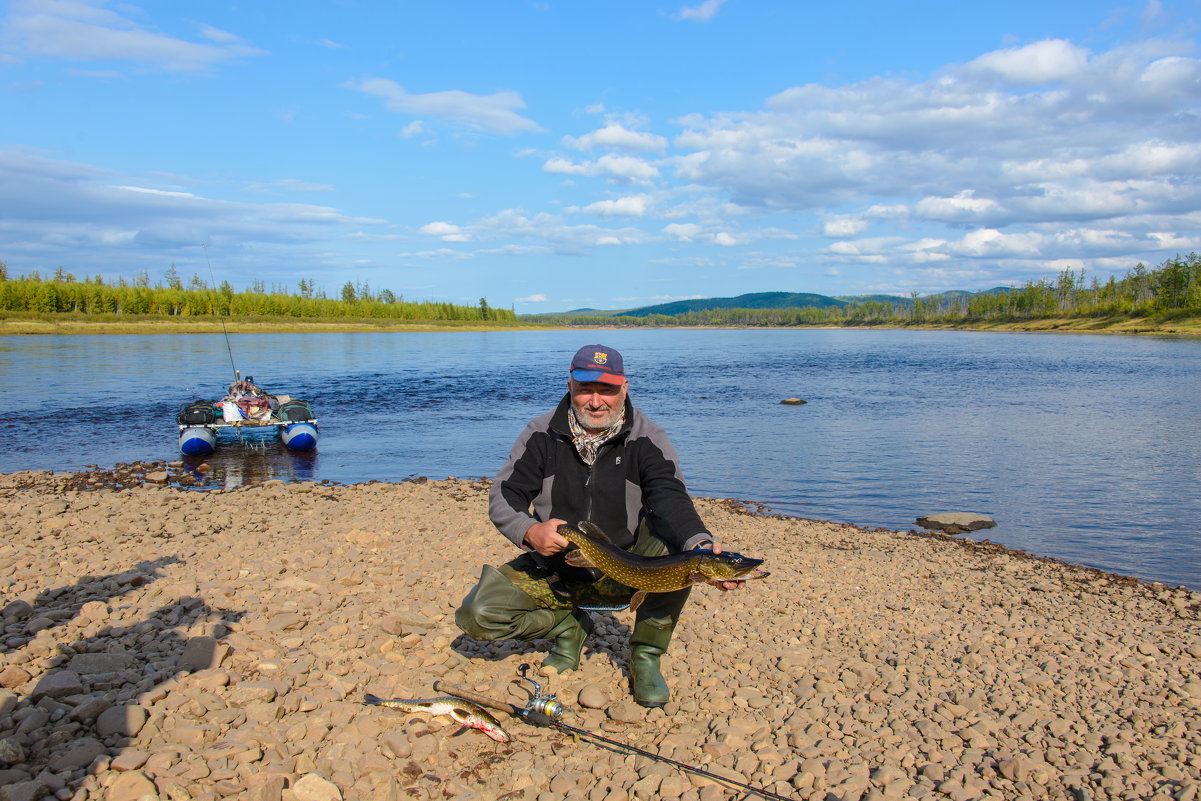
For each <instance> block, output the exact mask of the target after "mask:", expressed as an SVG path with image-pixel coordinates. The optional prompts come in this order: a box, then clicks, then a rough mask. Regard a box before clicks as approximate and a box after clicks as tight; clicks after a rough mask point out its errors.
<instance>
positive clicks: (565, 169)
mask: <svg viewBox="0 0 1201 801" xmlns="http://www.w3.org/2000/svg"><path fill="white" fill-rule="evenodd" d="M542 169H544V170H545V171H546V172H549V173H553V174H556V175H582V176H587V177H598V176H600V177H605V178H608V179H609V180H611V181H613V182H615V183H627V184H649V183H651V182H652V181H653V180H654V179H656V178H658V177H659V168H658V167H656V166H655V165H654V164H651V163H650V162H648V161H645V160H643V159H640V158H635V157H634V156H615V155H613V154H611V153H610V154H606V155H604V156H601V157H600V158H599V159H596V160H594V161H583V162H578V163H577V162H574V161H570V160H568V159H564V158H559V157H557V156H556V157H553V158H550V159H547V160H546V162H545V163H544V164H543V165H542Z"/></svg>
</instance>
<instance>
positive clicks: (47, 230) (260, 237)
mask: <svg viewBox="0 0 1201 801" xmlns="http://www.w3.org/2000/svg"><path fill="white" fill-rule="evenodd" d="M382 223H383V221H382V220H376V219H368V218H361V217H352V216H349V215H347V214H345V213H344V212H342V211H340V210H339V209H336V208H332V207H329V206H316V205H309V204H300V203H245V202H231V201H226V200H215V199H213V198H210V197H205V196H204V195H202V194H199V193H196V192H190V191H184V190H181V189H179V188H173V187H167V186H155V185H151V184H148V183H144V182H141V181H137V180H136V179H130V178H129V177H121V176H118V175H116V174H114V173H112V172H111V171H106V170H100V169H97V168H94V167H90V166H88V165H84V164H77V163H73V162H68V161H63V160H61V159H54V158H49V157H47V156H45V155H43V154H40V153H37V152H34V151H31V150H28V149H21V148H0V251H2V252H4V253H5V257H6V261H8V263H9V264H10V266H15V265H18V264H21V265H31V268H32V269H45V266H46V265H56V264H65V265H74V269H75V271H76V272H77V273H79V272H82V271H83V269H84V268H85V266H86V269H87V271H88V272H92V271H96V272H105V271H107V272H109V273H110V275H112V274H117V275H130V274H131V273H132V272H133V271H134V270H138V269H146V268H154V269H158V268H159V266H160V265H161V264H163V263H167V262H171V261H180V260H182V259H183V258H184V257H186V254H187V253H188V252H197V251H196V249H197V248H198V247H199V244H200V243H201V242H206V243H209V244H210V245H211V246H212V248H211V251H212V252H213V253H220V254H222V256H221V258H222V262H221V263H220V264H214V266H215V267H216V268H217V269H218V270H231V271H233V270H237V269H238V267H239V266H241V265H243V263H244V262H243V261H242V260H243V259H246V258H250V257H248V256H246V255H245V254H246V253H248V252H250V251H261V250H263V249H268V248H269V249H272V251H273V253H274V254H275V255H274V257H273V259H275V260H278V261H279V262H281V263H285V264H291V265H293V268H290V269H294V267H295V265H301V266H305V267H308V266H310V265H311V264H312V256H311V253H310V252H309V250H308V248H309V246H310V245H311V244H312V243H317V242H322V241H326V240H329V239H342V238H347V237H352V236H354V234H355V233H356V232H357V231H361V230H362V229H363V227H364V226H370V227H374V226H379V225H381V224H382ZM81 251H85V252H86V259H82V258H81V256H80V252H81ZM281 254H283V255H282V256H281ZM197 256H199V254H198V252H197ZM253 272H254V274H256V275H262V274H264V273H267V272H269V270H266V269H264V267H263V266H262V265H257V266H255V267H254V270H253ZM293 274H294V273H293Z"/></svg>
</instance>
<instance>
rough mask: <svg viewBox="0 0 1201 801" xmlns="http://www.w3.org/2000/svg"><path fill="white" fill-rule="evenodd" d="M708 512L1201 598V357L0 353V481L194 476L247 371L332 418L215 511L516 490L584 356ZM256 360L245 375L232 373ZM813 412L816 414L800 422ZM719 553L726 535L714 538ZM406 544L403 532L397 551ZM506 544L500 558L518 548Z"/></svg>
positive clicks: (1039, 337)
mask: <svg viewBox="0 0 1201 801" xmlns="http://www.w3.org/2000/svg"><path fill="white" fill-rule="evenodd" d="M596 341H601V342H603V343H605V344H608V345H611V346H613V347H616V348H618V349H619V350H620V351H622V353H623V354H624V355H625V357H626V366H627V371H628V374H629V376H630V381H631V398H632V399H633V401H634V403H635V404H636V405H637V406H639V407H640V408H642V409H643V410H644V411H645V412H646V413H647V414H649V415H650V416H651V417H652V418H653V419H654V420H656V421H657V422H659V423H660V424H662V425H663V426H664V427H665V428H666V429H667V431H668V433H669V434H670V435H671V437H672V439H673V441H674V442H675V444H676V447H677V449H678V450H679V451H680V454H681V460H682V462H683V469H684V473H685V476H686V477H687V479H688V485H689V489H690V491H691V492H692V493H693V494H694V495H700V496H708V497H728V498H738V499H740V500H745V501H750V502H753V503H757V504H763V505H764V506H765V507H767V509H768V510H770V511H774V512H778V513H781V514H787V515H793V516H798V517H807V518H815V519H822V520H837V521H846V522H850V523H855V524H857V525H863V526H882V527H888V528H897V529H902V530H905V529H909V528H913V527H914V526H915V524H914V520H915V518H916V517H918V516H920V515H923V514H926V513H930V512H938V511H971V512H982V513H985V514H988V515H991V516H992V517H994V518H995V519H996V520H997V523H998V526H997V527H996V528H994V529H990V530H986V531H980V532H976V533H975V534H973V535H970V536H973V537H975V538H977V539H983V538H985V537H987V538H988V539H991V540H992V541H994V542H999V543H1003V544H1005V545H1007V546H1009V547H1013V548H1020V549H1023V550H1026V551H1029V552H1031V553H1036V554H1040V555H1045V556H1052V557H1056V558H1059V559H1063V560H1066V561H1069V562H1073V563H1076V564H1083V565H1089V566H1092V567H1098V568H1102V569H1105V570H1109V571H1112V572H1117V573H1122V574H1125V575H1132V576H1137V577H1140V578H1143V579H1147V580H1153V581H1162V582H1165V583H1168V584H1171V585H1185V586H1188V587H1190V588H1192V589H1201V535H1199V533H1198V524H1199V523H1201V493H1198V491H1197V488H1198V485H1199V484H1201V403H1199V399H1201V341H1198V340H1196V339H1191V340H1190V339H1174V338H1126V337H1117V336H1099V335H1098V336H1091V335H1055V334H999V333H977V332H955V331H867V330H864V331H843V330H834V331H824V330H767V331H743V330H651V331H603V332H596V331H554V332H453V333H412V334H410V333H374V334H273V335H234V336H231V337H230V338H229V346H228V347H227V342H226V339H225V337H223V336H222V335H221V334H219V333H218V334H215V335H213V336H207V335H164V336H27V337H12V336H9V337H0V409H3V418H2V419H3V420H4V424H3V426H2V427H0V431H3V432H4V434H3V438H4V439H3V444H2V451H0V472H13V471H17V470H26V469H43V470H56V471H67V470H79V469H83V468H84V467H85V466H90V465H98V466H100V467H111V466H113V465H116V464H119V463H124V462H131V461H137V460H155V459H166V460H174V459H178V458H180V457H179V455H178V450H177V446H176V433H177V432H176V430H175V427H174V417H175V414H176V412H177V411H178V408H179V405H180V404H181V403H184V402H186V401H190V400H193V399H196V398H205V399H213V398H217V397H220V395H221V394H223V391H224V389H223V388H224V386H225V385H226V384H227V383H228V382H229V381H231V380H232V377H233V370H234V367H235V366H236V367H237V369H240V370H241V372H242V374H243V375H244V376H246V375H251V376H254V377H255V379H256V381H257V382H258V383H259V384H260V385H261V386H263V387H265V388H266V389H267V390H268V391H270V392H274V393H279V394H285V393H286V394H291V395H293V396H294V397H300V398H304V399H307V400H310V401H312V402H313V404H314V406H315V408H316V411H317V413H318V415H319V417H320V424H321V439H320V444H319V449H318V452H317V453H315V454H305V455H292V454H289V453H288V452H287V451H286V450H284V449H283V448H282V446H279V445H269V446H267V447H265V448H263V447H260V448H253V449H252V448H244V447H233V448H229V449H225V450H223V451H221V452H219V453H218V454H216V455H214V456H213V457H210V459H209V460H208V461H209V462H210V464H211V465H212V466H213V468H214V470H213V472H212V473H211V474H210V486H237V485H240V484H243V483H247V482H253V481H261V480H265V479H268V478H283V479H285V480H316V481H321V480H328V481H334V482H339V483H356V482H363V481H370V480H380V481H399V480H403V479H406V478H413V477H417V476H428V477H430V478H443V477H446V476H457V477H460V478H467V477H477V476H492V475H493V474H495V472H496V471H497V469H498V468H499V467H500V466H501V464H502V463H503V462H504V460H505V458H506V456H507V455H508V452H509V448H510V447H511V445H512V443H513V440H514V439H515V438H516V436H517V434H518V433H519V432H520V431H521V429H522V427H523V426H524V425H525V423H526V422H527V421H528V420H529V419H530V418H532V417H534V416H536V415H538V414H541V413H542V412H544V411H546V410H548V409H549V408H551V407H552V406H553V405H554V404H555V403H556V402H557V401H558V399H559V398H560V397H561V395H562V393H563V391H564V389H565V378H566V368H567V363H568V361H569V360H570V358H571V355H572V353H574V352H575V350H576V348H578V347H579V346H581V345H583V344H587V343H589V342H596ZM231 356H232V359H231ZM790 397H797V398H802V399H804V400H806V401H807V403H806V404H804V405H799V406H786V405H781V404H780V400H781V399H783V398H790ZM716 533H717V534H718V535H719V536H720V533H721V532H716ZM398 534H403V532H398ZM498 536H499V535H498Z"/></svg>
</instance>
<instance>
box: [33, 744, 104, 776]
mask: <svg viewBox="0 0 1201 801" xmlns="http://www.w3.org/2000/svg"><path fill="white" fill-rule="evenodd" d="M107 753H108V749H106V748H105V747H104V743H102V742H100V741H99V740H96V739H94V738H92V737H82V738H80V739H78V740H76V741H75V742H73V743H71V745H70V746H69V747H68V748H67V749H66V750H65V751H63V752H62V753H61V754H59V755H58V756H56V757H54V758H53V759H51V760H50V761H49V762H48V763H46V766H47V767H48V768H50V769H51V770H53V771H56V772H61V771H64V770H75V769H76V768H86V767H87V766H88V765H90V764H92V760H93V759H95V758H96V757H98V756H102V755H104V754H107Z"/></svg>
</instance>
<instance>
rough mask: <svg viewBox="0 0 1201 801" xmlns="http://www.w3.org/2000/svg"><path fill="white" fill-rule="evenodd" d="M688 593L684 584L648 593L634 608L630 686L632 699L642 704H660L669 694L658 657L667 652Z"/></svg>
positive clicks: (664, 702) (653, 706)
mask: <svg viewBox="0 0 1201 801" xmlns="http://www.w3.org/2000/svg"><path fill="white" fill-rule="evenodd" d="M691 592H692V588H691V587H685V588H684V589H682V590H676V591H675V592H664V593H652V594H651V595H648V596H647V598H646V600H645V601H643V602H642V606H640V607H638V616H637V618H636V620H635V622H634V632H633V634H631V635H630V688H631V690H632V691H633V693H634V700H635V701H636V702H637V703H638V704H640V705H642V706H645V707H650V708H652V709H653V708H656V707H661V706H663V705H664V704H666V703H667V701H668V699H670V697H671V691H670V690H668V688H667V681H666V680H665V679H664V678H663V672H662V671H661V670H660V667H659V658H660V657H661V656H663V654H664V653H666V652H667V646H668V645H669V644H670V643H671V635H672V632H674V631H675V629H676V623H678V622H679V620H680V612H681V610H683V608H684V603H685V602H686V601H687V600H688V595H689V593H691Z"/></svg>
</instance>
